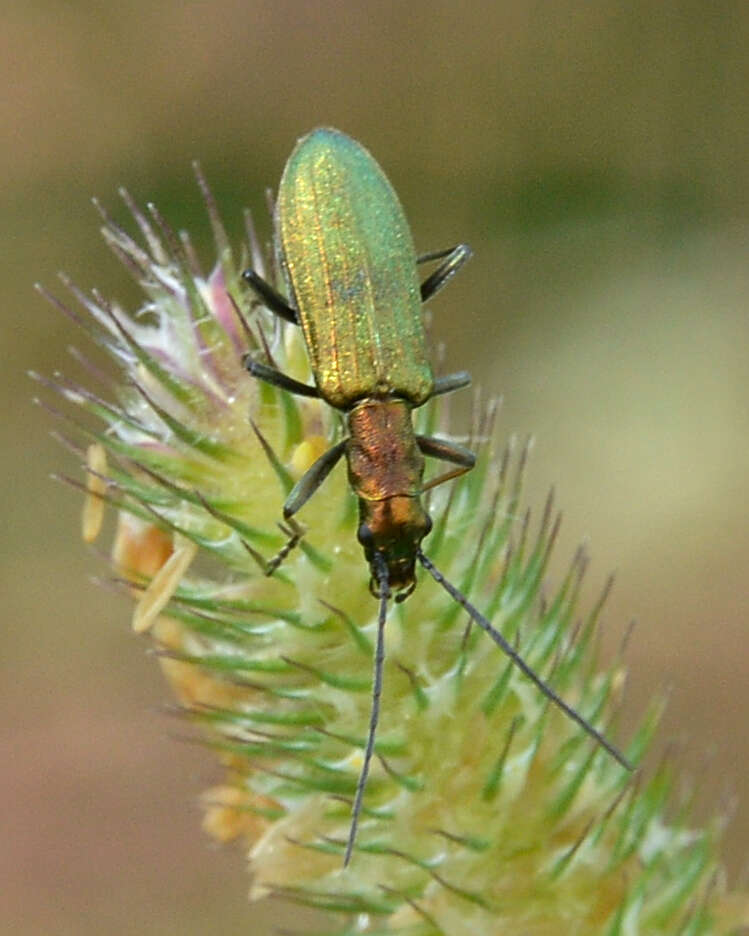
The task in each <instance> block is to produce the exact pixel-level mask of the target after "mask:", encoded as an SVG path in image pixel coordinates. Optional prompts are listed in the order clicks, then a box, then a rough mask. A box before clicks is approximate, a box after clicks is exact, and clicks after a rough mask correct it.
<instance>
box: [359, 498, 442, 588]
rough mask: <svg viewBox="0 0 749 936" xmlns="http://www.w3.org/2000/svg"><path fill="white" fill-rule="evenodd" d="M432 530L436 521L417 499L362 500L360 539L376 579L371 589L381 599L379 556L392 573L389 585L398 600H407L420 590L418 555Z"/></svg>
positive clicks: (360, 508)
mask: <svg viewBox="0 0 749 936" xmlns="http://www.w3.org/2000/svg"><path fill="white" fill-rule="evenodd" d="M431 529H432V520H431V518H430V516H429V514H428V513H427V512H426V511H425V510H424V508H423V507H422V505H421V502H420V501H419V499H418V498H416V497H407V496H400V495H399V496H396V497H389V498H387V499H386V500H381V501H367V500H363V499H362V500H360V502H359V529H358V531H357V538H358V540H359V542H360V543H361V544H362V547H363V548H364V555H365V557H366V559H367V562H368V563H369V568H370V570H371V572H372V578H371V579H370V582H369V590H370V591H371V592H372V594H373V595H374V596H375V598H379V597H380V580H379V575H378V564H379V563H378V561H376V560H375V555H376V554H379V557H380V559H381V560H384V562H385V565H386V566H387V572H388V586H389V589H390V591H391V592H392V593H394V594H395V600H396V601H404V600H405V599H406V598H408V596H409V595H410V594H411V592H412V591H413V590H414V588H415V587H416V576H415V564H416V552H417V550H418V548H419V546H420V544H421V541H422V540H423V539H424V537H425V536H426V535H427V533H428V532H429V531H430V530H431Z"/></svg>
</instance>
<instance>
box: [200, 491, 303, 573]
mask: <svg viewBox="0 0 749 936" xmlns="http://www.w3.org/2000/svg"><path fill="white" fill-rule="evenodd" d="M195 496H196V497H197V498H198V500H199V501H200V503H201V504H202V505H203V506H204V507H205V509H206V510H207V511H208V513H209V514H210V515H211V516H212V517H215V518H216V519H217V520H220V521H221V522H222V523H226V524H228V525H232V519H231V517H227V516H226V514H224V513H222V512H221V511H220V510H216V508H215V507H214V506H213V505H212V504H210V503H209V502H208V501H207V500H206V499H205V497H203V495H202V494H201V493H200V491H195ZM278 526H279V527H280V528H281V532H282V533H283V534H284V535H285V536H288V540H287V541H286V542H285V543H284V545H283V546H282V547H281V549H279V551H278V552H277V553H276V555H275V556H274V557H273V558H272V559H265V558H264V557H263V556H262V555H261V554H260V553H259V552H258V551H257V550H256V549H255V548H254V547H252V546H250V544H249V543H248V542H247V540H246V539H245V538H244V537H241V540H242V545H243V546H244V548H245V549H246V550H247V552H248V553H249V554H250V555H251V556H252V558H253V559H254V560H255V562H257V564H258V565H259V566H260V568H261V569H262V570H263V572H264V573H265V574H266V575H272V574H273V573H274V572H275V571H276V569H277V568H278V567H279V566H280V565H281V563H282V562H283V561H284V559H285V558H286V557H287V556H288V555H289V553H290V552H291V550H292V549H293V548H294V547H295V546H296V545H297V544H298V543H299V541H300V540H301V538H302V537H303V536H304V534H305V529H304V527H303V526H302V525H301V524H300V523H297V522H296V520H294V519H293V518H291V517H289V518H288V520H287V521H286V524H283V523H279V524H278Z"/></svg>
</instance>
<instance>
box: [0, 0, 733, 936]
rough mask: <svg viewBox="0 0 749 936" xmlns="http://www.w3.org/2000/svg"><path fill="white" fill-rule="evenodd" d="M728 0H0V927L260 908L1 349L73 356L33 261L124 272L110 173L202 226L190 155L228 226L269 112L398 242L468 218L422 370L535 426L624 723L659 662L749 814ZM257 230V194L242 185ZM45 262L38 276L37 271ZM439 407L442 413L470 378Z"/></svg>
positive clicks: (266, 130) (217, 916)
mask: <svg viewBox="0 0 749 936" xmlns="http://www.w3.org/2000/svg"><path fill="white" fill-rule="evenodd" d="M747 48H749V5H747V4H746V3H745V2H741V0H716V2H712V3H710V4H708V3H704V2H700V3H696V2H670V0H666V2H644V0H627V2H617V0H604V2H601V3H597V4H587V3H586V4H583V3H574V2H571V0H555V2H547V3H544V4H536V3H533V4H528V3H522V2H519V0H513V2H474V3H471V4H468V5H466V6H465V7H463V6H462V5H458V4H455V3H446V2H440V0H431V2H428V3H427V2H423V0H415V2H410V3H383V2H377V0H370V2H367V3H355V2H347V3H346V2H339V3H336V2H330V0H318V2H316V3H306V2H279V0H276V2H274V3H265V4H262V3H258V2H254V0H250V2H243V3H240V2H231V0H218V2H212V3H199V2H193V3H188V2H184V0H182V2H179V3H176V2H162V3H146V2H142V0H121V2H119V3H117V4H102V3H94V2H82V0H79V2H68V3H59V2H58V3H52V2H48V3H43V2H34V0H26V2H24V3H6V4H3V7H2V12H0V69H1V70H2V88H3V93H2V96H1V97H0V107H2V111H1V116H2V119H1V120H0V135H1V136H2V146H0V168H1V169H2V177H3V179H4V183H3V186H2V193H1V194H0V199H1V200H2V201H1V204H2V209H1V210H2V215H1V217H2V231H3V239H2V250H0V265H2V272H1V275H0V284H2V289H3V292H4V295H3V301H2V314H3V329H2V349H3V353H2V359H3V366H2V393H3V398H2V400H3V402H2V411H3V425H4V429H5V434H4V435H5V437H4V441H3V445H2V456H1V457H2V467H3V470H4V481H3V491H4V492H5V494H6V497H5V504H4V507H3V518H4V528H5V535H4V536H3V544H2V564H1V570H0V574H1V575H2V595H3V602H4V612H5V613H4V620H5V628H4V631H5V634H4V641H3V654H2V684H1V685H0V694H2V705H3V711H4V712H5V718H4V721H3V727H2V731H3V733H4V734H5V735H6V737H5V738H4V743H3V752H4V755H3V758H2V760H3V773H2V780H1V781H0V782H1V783H2V795H1V796H0V804H1V805H0V810H2V813H3V814H4V815H3V817H2V822H1V825H2V828H3V829H4V835H3V845H4V847H3V851H2V864H1V865H0V872H1V874H2V880H3V886H2V888H0V928H1V931H2V932H8V933H10V932H13V933H15V934H32V933H54V934H81V933H89V932H90V933H94V932H97V933H98V932H107V933H117V934H130V933H133V934H135V933H138V934H142V936H143V934H152V933H153V934H155V933H180V934H183V936H190V934H198V933H201V934H202V933H205V932H207V931H210V932H214V933H248V932H254V933H265V932H269V931H270V929H271V927H272V926H273V925H280V924H281V923H282V922H283V921H284V920H285V921H286V922H287V923H288V922H289V921H290V920H293V919H294V918H295V914H294V912H293V910H290V909H288V908H285V909H284V908H278V907H265V908H261V909H258V908H256V907H250V906H249V905H248V904H247V903H246V891H247V888H248V879H247V876H246V873H245V869H244V859H243V857H242V855H240V854H239V853H238V852H237V851H236V850H233V849H231V848H229V849H225V850H215V849H214V848H213V847H212V846H211V845H210V843H209V842H208V841H207V840H206V839H205V838H204V837H203V836H202V834H201V832H200V830H199V821H200V816H199V810H198V809H197V806H196V803H197V796H198V793H199V792H200V791H201V790H202V789H204V788H205V787H206V786H207V785H209V784H210V783H212V782H215V781H216V780H217V778H218V777H219V773H218V770H217V768H216V767H215V766H214V763H213V760H212V757H211V755H210V754H209V753H206V752H204V751H201V750H198V749H196V748H195V747H194V746H190V745H187V744H184V743H180V742H179V741H177V740H174V739H173V737H170V736H172V735H177V734H179V733H180V732H181V730H182V729H181V728H180V726H179V725H178V724H175V723H173V722H171V721H170V720H169V719H168V718H167V717H166V716H165V715H163V714H162V713H161V712H160V706H161V704H162V703H163V702H164V701H165V700H166V699H167V693H166V691H165V689H164V687H163V686H162V684H161V680H160V677H159V674H158V672H157V667H156V666H155V664H154V662H153V661H152V660H148V659H146V658H145V656H144V646H145V644H144V643H142V642H140V641H138V640H136V639H135V638H134V637H133V636H132V635H131V634H130V633H129V630H128V628H129V611H130V609H129V607H128V606H127V603H126V602H125V601H124V600H119V599H113V598H112V596H111V595H110V594H108V593H106V592H105V591H102V590H100V589H98V588H97V587H96V586H94V585H93V584H92V583H91V582H90V576H91V575H92V574H94V573H96V574H104V573H105V566H104V565H103V564H102V563H101V562H100V561H99V560H98V559H97V558H96V557H95V556H94V557H92V556H91V555H90V554H89V553H88V552H87V550H86V549H85V548H84V546H83V544H82V543H81V542H80V541H79V539H78V528H79V507H80V505H79V498H78V497H76V496H75V494H74V493H73V492H71V491H69V490H68V489H65V488H61V487H59V486H56V485H54V484H53V483H52V482H51V481H49V480H48V474H49V472H51V471H53V470H56V469H58V470H60V469H61V470H66V471H72V470H73V465H72V460H71V458H70V457H69V456H68V455H67V453H65V452H64V451H62V450H60V449H59V448H58V447H57V446H56V445H55V444H54V443H53V442H52V440H51V439H50V438H49V437H48V429H49V428H50V420H49V418H48V417H47V415H45V414H44V413H43V412H41V411H40V410H38V409H36V408H34V407H33V406H32V404H31V402H30V399H31V397H32V396H33V394H34V393H35V389H34V387H33V386H32V385H31V384H30V382H29V381H28V379H27V378H26V376H25V371H26V369H27V368H35V369H37V370H39V371H41V372H43V373H47V374H50V373H52V372H53V371H54V370H55V369H58V368H59V369H61V370H63V371H65V372H66V373H67V374H70V375H72V376H76V375H77V367H76V364H75V361H74V360H73V359H72V358H71V356H70V355H69V353H68V351H67V348H68V345H69V344H70V343H71V342H73V343H76V344H79V345H83V346H85V340H84V339H83V338H82V337H81V336H80V334H78V333H76V332H75V330H74V328H73V327H72V326H71V325H70V324H69V323H68V322H67V321H65V320H63V318H62V317H61V316H60V315H58V314H56V313H55V312H54V311H53V310H52V309H51V308H49V307H48V306H46V305H45V304H44V303H43V302H42V301H41V299H39V297H37V296H36V295H35V294H34V293H33V291H32V283H33V282H34V281H35V280H41V281H42V282H44V283H45V284H47V285H48V286H50V287H52V288H53V289H55V287H56V281H55V276H56V271H57V270H58V269H59V268H64V269H65V270H66V271H67V272H69V273H70V274H71V275H72V276H73V278H74V279H76V280H77V281H78V282H79V283H80V284H81V285H82V286H84V287H86V288H88V287H91V286H98V287H99V288H101V289H102V291H103V292H104V293H105V294H108V295H114V296H116V297H119V298H121V299H122V300H123V301H126V302H131V301H133V300H134V297H135V296H136V292H135V290H134V288H133V286H132V285H131V284H130V283H129V281H128V280H127V277H126V275H125V274H124V272H123V271H122V269H121V268H120V267H119V266H118V265H117V263H116V261H115V260H114V259H113V258H112V257H111V255H110V254H109V253H108V252H107V250H106V249H105V248H104V246H103V244H102V243H101V242H100V240H99V236H98V220H97V216H96V214H95V212H94V210H93V208H92V207H91V205H90V201H89V198H90V196H91V195H94V194H95V195H98V196H99V197H100V198H101V199H102V201H103V202H104V203H105V204H106V205H107V206H108V208H109V209H110V210H111V211H112V213H113V214H114V215H115V216H116V217H117V218H119V219H121V220H123V221H124V219H125V212H124V209H123V207H122V205H121V203H120V202H119V200H118V198H117V195H116V191H117V187H118V186H119V185H121V184H124V185H126V186H127V187H128V188H129V189H130V191H131V192H132V193H133V194H134V196H135V197H136V198H137V199H138V200H139V201H140V202H141V203H143V202H145V201H147V200H153V201H155V202H156V203H157V204H158V205H159V206H160V208H161V209H162V210H163V211H164V213H165V214H166V215H167V217H168V218H169V219H170V220H171V221H172V223H173V224H174V225H175V226H178V227H179V226H186V227H189V228H190V230H191V231H192V233H193V234H194V235H195V240H196V241H197V242H198V243H202V244H203V245H204V256H206V257H207V256H208V254H207V243H208V238H207V224H206V222H205V219H204V217H203V213H202V208H201V205H200V198H199V195H198V193H197V189H196V185H195V182H194V180H193V178H192V175H191V171H190V162H191V160H193V159H195V158H197V159H199V160H200V161H201V162H202V165H203V168H204V170H205V172H206V174H207V176H208V178H209V180H210V182H211V184H212V186H213V188H214V191H215V193H216V196H217V199H218V201H219V204H220V206H221V208H222V211H223V213H224V216H225V219H226V221H227V225H228V227H229V229H230V231H231V232H232V233H233V234H234V235H235V236H237V237H238V236H239V233H240V230H241V209H242V207H243V206H246V205H249V206H251V207H252V208H253V209H255V210H256V211H257V212H258V213H260V215H261V216H262V212H263V205H264V196H263V190H264V187H265V186H266V185H276V184H277V181H278V178H279V176H280V172H281V169H282V166H283V163H284V160H285V159H286V157H287V156H288V154H289V152H290V151H291V148H292V146H293V144H294V141H295V140H296V138H297V137H298V136H300V135H301V134H302V133H304V132H306V131H308V130H309V129H311V128H312V127H314V126H316V125H318V124H332V125H334V126H337V127H339V128H340V129H342V130H345V131H346V132H347V133H349V134H350V135H352V136H354V137H356V138H357V139H359V140H361V141H362V142H364V143H365V144H366V145H367V146H368V147H369V148H370V149H371V150H372V152H373V153H374V154H375V156H376V158H377V159H378V160H379V161H380V163H381V164H382V165H383V167H384V168H385V170H386V172H387V173H388V175H389V176H390V178H391V180H392V181H393V184H394V185H395V187H396V189H397V190H398V191H399V193H400V195H401V197H402V200H403V202H404V204H405V206H406V210H407V213H408V215H409V218H410V220H411V223H412V226H413V230H414V234H415V238H416V242H417V247H418V248H419V249H420V250H427V249H432V248H437V247H445V246H448V245H451V244H453V243H455V242H456V241H458V240H465V241H467V242H468V243H470V244H471V245H472V246H473V248H474V250H475V253H476V258H475V259H474V261H473V262H472V263H471V264H470V265H469V266H468V267H467V268H466V269H465V271H464V272H462V273H461V275H460V277H459V279H458V280H457V281H455V282H454V283H453V284H451V286H450V288H449V290H447V291H446V292H445V293H444V294H443V295H442V296H440V298H439V299H438V300H437V301H436V302H435V303H434V306H433V314H434V332H435V335H436V337H437V338H438V339H439V340H441V341H444V342H446V343H447V347H448V353H447V362H446V369H447V368H449V369H459V368H462V367H467V368H469V369H470V370H471V371H472V372H473V374H474V376H475V378H476V382H477V383H478V384H480V385H481V387H482V388H483V389H484V390H485V391H486V392H487V393H502V394H503V395H504V398H505V404H504V410H503V414H502V417H501V430H502V432H503V433H504V434H509V433H511V432H517V433H519V434H520V435H521V436H524V435H526V434H527V433H531V432H532V433H534V434H535V436H536V438H537V443H536V447H535V452H534V456H533V459H532V461H531V469H530V483H529V498H530V502H531V503H533V504H536V505H537V506H539V507H540V505H541V501H542V498H543V497H544V495H545V493H546V490H547V488H548V486H549V485H550V484H552V483H553V484H554V485H555V486H556V489H557V493H558V499H559V502H560V503H561V504H562V505H563V507H564V509H565V515H566V519H565V523H564V525H563V535H562V537H561V543H560V549H559V550H558V554H557V558H558V565H557V567H556V573H557V574H558V572H559V570H560V569H561V567H562V560H563V559H564V560H565V561H566V559H567V558H568V557H569V556H570V554H571V552H572V550H573V549H574V547H575V546H576V545H577V544H578V542H580V541H581V540H583V539H584V538H588V539H589V544H590V551H591V554H592V556H593V562H592V565H591V568H590V570H589V576H588V598H589V600H592V598H593V596H594V593H595V592H596V591H597V590H598V589H599V588H600V587H601V586H602V584H603V582H604V580H605V578H606V575H607V574H608V572H609V571H610V570H611V569H612V568H617V569H618V580H617V586H616V588H615V591H614V595H613V597H612V600H611V602H610V604H609V605H608V610H607V612H606V615H605V622H606V623H605V646H606V648H607V650H608V651H610V652H613V651H614V649H615V648H616V647H617V646H618V643H619V641H620V639H621V635H622V633H623V632H624V630H625V629H626V626H627V624H628V622H629V620H630V619H631V618H633V617H635V618H637V620H638V622H639V625H638V628H637V631H636V633H635V637H634V639H633V640H632V641H631V644H630V648H629V652H628V657H629V660H630V663H631V668H632V675H631V682H630V694H629V699H628V702H627V716H626V724H627V725H629V726H631V725H632V724H633V723H634V720H635V718H636V715H637V713H639V712H641V711H642V709H643V707H644V705H645V703H646V700H647V699H648V698H649V697H650V696H651V695H652V693H653V692H654V691H656V690H658V689H660V688H662V687H664V686H669V687H670V689H671V702H670V708H669V710H668V713H667V715H666V717H665V720H664V730H663V732H662V734H661V737H660V740H659V750H661V751H662V750H664V749H665V748H667V747H669V748H671V749H672V750H675V757H676V759H677V762H678V763H679V764H680V765H683V767H684V769H685V771H686V772H687V773H688V774H690V775H691V776H693V777H695V778H696V783H697V787H698V791H699V795H698V812H699V814H700V815H701V816H705V815H709V813H710V811H711V810H712V809H714V808H716V807H718V806H720V807H721V808H730V807H731V804H732V802H733V799H734V797H735V796H736V795H737V794H738V797H739V798H740V799H742V800H743V805H740V807H739V811H738V812H737V813H735V814H734V813H733V812H731V813H730V815H731V819H730V822H729V827H728V831H727V839H726V851H725V854H726V857H727V859H728V864H729V869H730V871H731V878H732V880H733V881H736V880H737V879H738V878H739V877H740V875H741V872H742V869H744V868H745V862H746V855H747V842H748V841H749V779H748V775H749V772H748V771H747V769H746V764H747V754H748V753H749V735H748V733H747V730H746V714H745V706H746V704H747V701H748V700H749V688H748V686H747V666H746V651H745V646H746V636H747V635H746V629H747V628H746V606H747V600H748V599H749V587H748V586H747V562H748V560H749V530H748V529H747V518H748V515H749V510H748V509H747V502H748V498H747V468H748V467H749V405H748V404H749V386H748V383H747V373H748V372H749V368H748V366H747V365H748V364H749V354H748V353H747V338H748V337H749V328H748V326H747V296H748V295H749V264H748V262H747V261H748V260H749V132H748V126H749V120H748V119H747V118H748V117H749V65H748V63H749V57H747V51H746V50H747ZM262 223H263V225H264V228H263V230H264V232H265V233H266V234H267V233H268V231H269V226H268V225H267V223H266V222H265V218H264V216H262ZM57 291H58V292H61V291H62V289H61V288H60V289H59V290H57ZM461 405H462V406H463V408H462V409H461V406H457V407H456V429H458V428H459V426H460V424H461V422H462V423H463V424H466V423H465V419H466V414H467V409H466V407H465V404H461Z"/></svg>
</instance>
